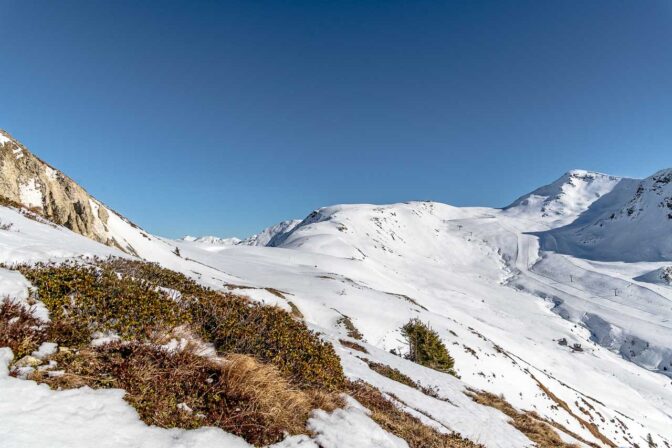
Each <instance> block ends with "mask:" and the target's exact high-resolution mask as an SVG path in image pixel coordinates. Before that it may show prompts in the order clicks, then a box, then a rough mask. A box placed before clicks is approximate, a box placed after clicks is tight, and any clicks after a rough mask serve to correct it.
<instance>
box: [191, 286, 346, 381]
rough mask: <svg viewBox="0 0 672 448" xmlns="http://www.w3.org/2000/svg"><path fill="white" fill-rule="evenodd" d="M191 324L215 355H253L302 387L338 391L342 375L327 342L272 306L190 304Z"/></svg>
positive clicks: (223, 301)
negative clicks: (212, 346)
mask: <svg viewBox="0 0 672 448" xmlns="http://www.w3.org/2000/svg"><path fill="white" fill-rule="evenodd" d="M192 310H193V313H194V323H196V324H197V325H198V326H200V329H201V331H202V333H203V336H204V338H205V339H206V340H209V341H211V342H212V343H213V344H214V345H215V347H216V348H217V351H218V352H220V353H240V354H249V355H253V356H256V357H257V358H259V359H260V360H262V361H264V362H270V363H272V364H274V365H275V366H277V367H278V368H279V369H280V371H281V372H283V373H285V374H286V375H288V376H289V377H290V378H291V379H292V381H294V382H295V383H296V384H298V385H300V386H302V387H320V388H325V389H327V390H330V391H334V390H340V389H341V388H342V386H343V384H344V381H345V377H344V375H343V369H342V367H341V363H340V359H339V358H338V356H337V355H336V352H335V351H334V348H333V347H332V346H331V344H329V343H327V342H324V341H322V340H321V339H320V338H319V336H318V335H317V334H316V333H315V332H313V331H311V330H309V329H308V328H307V327H306V326H305V325H304V324H303V323H302V322H300V321H297V320H296V319H294V318H292V316H291V315H290V314H289V313H287V312H285V311H283V310H281V309H280V308H276V307H268V306H263V305H259V304H256V303H250V302H249V301H247V300H245V299H243V298H241V297H238V296H231V295H220V296H219V297H218V298H210V300H200V301H197V302H195V303H194V304H193V305H192Z"/></svg>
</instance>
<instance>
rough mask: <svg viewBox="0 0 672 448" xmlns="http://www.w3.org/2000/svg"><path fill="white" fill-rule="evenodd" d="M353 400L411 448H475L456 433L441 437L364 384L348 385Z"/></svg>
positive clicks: (374, 389) (435, 431) (474, 445)
mask: <svg viewBox="0 0 672 448" xmlns="http://www.w3.org/2000/svg"><path fill="white" fill-rule="evenodd" d="M348 393H349V394H350V395H352V397H353V398H355V399H356V400H357V401H359V402H360V403H361V404H362V405H364V406H365V407H366V408H368V409H369V410H370V411H371V418H372V419H373V420H374V421H375V422H376V423H378V424H379V425H380V426H381V427H382V428H384V429H385V430H386V431H389V432H391V433H392V434H394V435H396V436H398V437H401V438H402V439H404V440H405V441H406V442H407V443H408V445H409V447H410V448H476V447H481V445H478V444H475V443H473V442H471V441H469V440H466V439H464V438H462V437H461V436H460V435H459V434H454V433H453V434H443V433H440V432H439V431H437V430H436V429H434V428H432V427H430V426H427V425H424V424H423V423H422V422H421V421H420V420H418V419H417V418H416V417H414V416H412V415H410V414H408V413H407V412H404V411H402V410H401V409H399V408H398V407H397V406H395V405H394V403H392V402H391V401H390V400H388V399H387V398H385V396H383V394H382V393H381V392H380V391H379V390H378V389H376V388H374V387H373V386H370V385H369V384H366V383H364V382H361V381H360V382H356V383H350V385H349V392H348Z"/></svg>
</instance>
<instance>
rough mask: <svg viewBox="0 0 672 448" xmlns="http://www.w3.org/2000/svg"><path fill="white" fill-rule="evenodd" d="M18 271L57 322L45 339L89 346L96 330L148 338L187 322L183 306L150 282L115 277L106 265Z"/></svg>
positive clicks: (125, 336) (73, 265) (38, 268)
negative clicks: (34, 289)
mask: <svg viewBox="0 0 672 448" xmlns="http://www.w3.org/2000/svg"><path fill="white" fill-rule="evenodd" d="M19 270H20V271H21V273H22V274H23V275H24V276H25V277H26V278H27V279H28V280H30V282H31V283H32V284H33V286H35V287H36V288H37V294H38V298H39V300H41V301H42V303H44V304H45V306H46V307H47V309H48V310H49V315H50V317H51V319H52V320H53V321H54V322H55V326H54V327H53V328H52V329H51V330H52V331H50V334H49V337H50V338H53V339H52V340H53V341H54V342H56V343H58V344H63V345H66V346H77V345H81V344H87V343H88V342H89V341H90V340H91V338H92V335H93V333H95V332H102V333H105V332H115V333H117V334H119V336H121V337H122V338H124V339H137V340H148V339H149V338H150V337H151V336H152V335H153V334H155V333H156V332H158V331H161V330H163V329H166V328H172V327H174V326H177V325H180V324H183V323H185V322H188V321H189V312H188V309H187V307H186V305H185V304H181V303H179V302H178V301H176V300H174V299H173V298H171V297H170V296H169V295H168V294H166V293H165V292H164V291H161V290H158V289H157V287H156V286H157V285H156V284H154V283H152V282H147V281H142V280H139V279H137V278H129V277H126V276H123V275H119V273H118V272H116V271H115V270H114V268H113V266H112V265H110V264H107V263H100V264H99V265H97V266H81V265H78V264H76V263H74V262H73V263H65V264H60V265H40V264H38V265H36V266H35V267H26V266H23V267H20V268H19Z"/></svg>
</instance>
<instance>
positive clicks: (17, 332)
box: [0, 299, 46, 358]
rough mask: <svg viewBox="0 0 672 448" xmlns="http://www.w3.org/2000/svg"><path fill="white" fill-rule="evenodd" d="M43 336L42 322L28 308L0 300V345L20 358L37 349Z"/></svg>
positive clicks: (44, 331) (44, 332)
mask: <svg viewBox="0 0 672 448" xmlns="http://www.w3.org/2000/svg"><path fill="white" fill-rule="evenodd" d="M0 300H2V299H0ZM45 336H46V330H45V328H44V325H43V323H42V322H41V321H40V320H38V319H37V318H35V317H34V316H33V315H32V313H31V312H30V310H28V309H26V308H24V307H23V306H22V305H20V304H19V303H16V302H12V301H10V300H4V301H0V347H9V348H11V349H12V352H13V353H14V355H15V356H16V357H17V358H22V357H24V356H26V355H30V354H31V353H32V352H33V351H35V350H37V348H38V347H39V346H40V344H41V343H42V341H43V340H44V338H45Z"/></svg>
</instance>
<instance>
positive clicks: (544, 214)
mask: <svg viewBox="0 0 672 448" xmlns="http://www.w3.org/2000/svg"><path fill="white" fill-rule="evenodd" d="M621 180H622V178H620V177H617V176H610V175H608V174H603V173H598V172H594V171H586V170H579V169H575V170H571V171H568V172H567V173H565V174H564V175H562V176H561V177H560V178H559V179H557V180H556V181H555V182H552V183H550V184H548V185H545V186H543V187H541V188H537V189H536V190H534V191H533V192H531V193H529V194H526V195H524V196H521V197H520V198H518V199H517V200H515V201H514V202H513V203H512V204H511V205H509V206H507V207H505V209H504V210H505V212H506V213H507V214H509V215H515V216H522V217H525V218H527V219H530V220H539V219H540V218H541V221H542V222H543V224H545V225H546V226H548V227H551V228H553V227H560V226H563V225H566V224H569V223H571V222H573V221H574V220H575V219H576V218H577V217H578V216H579V215H581V214H582V213H583V212H585V211H586V210H587V209H588V207H590V205H591V204H592V203H593V202H595V201H596V200H597V199H599V198H600V197H602V196H604V195H605V194H607V193H609V192H610V191H611V190H613V189H614V187H615V186H616V185H617V184H618V183H619V182H620V181H621Z"/></svg>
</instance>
